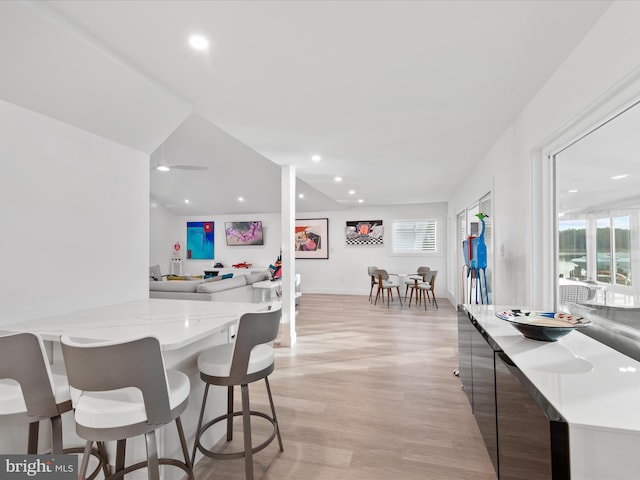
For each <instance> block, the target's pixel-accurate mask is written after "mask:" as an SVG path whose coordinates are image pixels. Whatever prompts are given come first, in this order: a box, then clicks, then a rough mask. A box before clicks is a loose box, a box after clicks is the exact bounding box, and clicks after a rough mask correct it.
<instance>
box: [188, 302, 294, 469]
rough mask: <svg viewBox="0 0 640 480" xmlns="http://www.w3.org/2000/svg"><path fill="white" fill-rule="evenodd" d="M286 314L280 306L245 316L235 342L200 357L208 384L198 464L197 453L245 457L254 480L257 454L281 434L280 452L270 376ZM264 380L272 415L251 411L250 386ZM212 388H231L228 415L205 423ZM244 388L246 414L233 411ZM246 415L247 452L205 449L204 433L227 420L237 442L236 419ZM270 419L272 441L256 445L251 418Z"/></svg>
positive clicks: (202, 375) (229, 434)
mask: <svg viewBox="0 0 640 480" xmlns="http://www.w3.org/2000/svg"><path fill="white" fill-rule="evenodd" d="M281 316H282V311H281V309H280V307H278V306H276V307H275V308H272V309H271V310H269V311H265V312H258V313H245V314H244V315H242V316H241V317H240V320H239V321H238V331H237V334H236V336H235V339H234V342H233V343H229V344H225V345H221V346H219V347H214V348H211V349H209V350H205V351H204V352H202V353H201V354H200V355H199V357H198V368H199V369H200V378H202V380H203V381H204V382H205V383H206V386H205V390H204V397H203V399H202V408H201V410H200V418H199V420H198V428H197V429H196V440H195V444H194V446H193V455H192V457H191V461H192V462H194V461H195V456H196V452H197V451H200V452H201V453H203V454H204V455H206V456H207V457H210V458H216V459H233V458H242V457H244V465H245V477H246V479H247V480H253V454H254V453H256V452H259V451H260V450H262V449H263V448H265V447H266V446H267V445H269V444H270V443H271V442H272V441H273V439H274V437H275V436H276V435H277V437H278V444H279V445H280V451H281V452H282V451H284V450H283V448H282V438H281V437H280V427H279V426H278V420H277V418H276V411H275V407H274V405H273V398H272V397H271V387H270V386H269V379H268V375H269V374H270V373H271V372H273V369H274V353H273V342H274V340H275V339H276V337H277V336H278V329H279V327H280V317H281ZM263 378H264V381H265V385H266V388H267V395H268V396H269V404H270V406H271V415H268V414H266V413H263V412H257V411H253V410H251V406H250V403H249V383H252V382H255V381H258V380H261V379H263ZM211 385H219V386H226V387H227V413H226V414H224V415H220V416H219V417H216V418H214V419H213V420H211V421H209V422H207V423H205V424H204V425H203V424H202V422H203V417H204V412H205V406H206V403H207V394H208V392H209V387H210V386H211ZM236 385H240V389H241V392H242V411H238V412H234V410H233V388H234V386H236ZM239 415H242V426H243V436H244V437H243V441H244V450H243V451H239V452H230V453H222V452H220V451H214V450H213V449H207V448H205V447H204V446H203V445H202V443H201V437H202V435H203V433H204V432H205V431H206V430H207V429H208V428H210V427H212V426H213V425H214V424H216V423H218V422H221V421H223V420H226V421H227V441H231V440H232V439H233V417H235V416H239ZM252 415H254V416H259V417H262V418H264V419H267V420H268V421H269V422H271V424H272V425H273V431H272V432H271V435H270V436H269V438H267V439H266V440H265V441H263V442H262V443H260V444H259V445H256V446H253V442H252V439H251V416H252Z"/></svg>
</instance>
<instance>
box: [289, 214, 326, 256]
mask: <svg viewBox="0 0 640 480" xmlns="http://www.w3.org/2000/svg"><path fill="white" fill-rule="evenodd" d="M295 251H296V258H320V259H325V260H326V259H328V258H329V219H328V218H305V219H300V220H296V226H295Z"/></svg>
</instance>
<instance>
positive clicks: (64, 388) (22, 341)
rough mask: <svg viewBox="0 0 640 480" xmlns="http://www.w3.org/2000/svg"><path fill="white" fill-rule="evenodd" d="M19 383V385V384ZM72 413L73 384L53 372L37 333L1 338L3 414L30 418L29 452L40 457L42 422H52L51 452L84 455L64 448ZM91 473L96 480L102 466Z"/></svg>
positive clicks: (0, 404)
mask: <svg viewBox="0 0 640 480" xmlns="http://www.w3.org/2000/svg"><path fill="white" fill-rule="evenodd" d="M16 382H17V383H16ZM69 411H71V396H70V394H69V384H68V383H67V377H66V375H65V374H64V373H53V372H52V370H51V367H50V365H49V359H48V357H47V353H46V351H45V348H44V343H43V341H42V338H41V337H40V336H39V335H37V334H34V333H27V332H24V333H15V334H9V335H4V336H0V415H19V414H24V415H26V417H27V419H28V422H29V436H28V440H27V453H29V454H33V455H35V454H37V453H39V452H38V437H39V430H40V421H42V420H49V421H50V423H51V453H52V454H61V453H82V452H83V451H84V449H82V448H66V449H65V448H64V445H63V440H62V414H63V413H66V412H69ZM91 454H92V455H94V456H95V457H96V458H97V459H98V466H97V467H96V469H95V470H94V471H93V473H92V474H91V478H94V477H95V476H97V474H98V473H99V470H100V467H101V462H100V460H101V458H102V457H101V455H100V454H99V453H98V451H97V450H92V451H91Z"/></svg>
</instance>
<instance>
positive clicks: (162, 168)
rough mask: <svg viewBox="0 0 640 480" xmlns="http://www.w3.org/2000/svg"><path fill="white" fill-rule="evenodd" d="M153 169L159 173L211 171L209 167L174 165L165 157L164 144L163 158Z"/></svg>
mask: <svg viewBox="0 0 640 480" xmlns="http://www.w3.org/2000/svg"><path fill="white" fill-rule="evenodd" d="M151 168H152V169H155V170H158V171H159V172H169V171H171V170H209V167H208V166H206V165H174V164H172V163H169V162H167V161H166V157H165V156H164V143H163V144H162V157H161V159H160V161H159V162H153V163H152V165H151Z"/></svg>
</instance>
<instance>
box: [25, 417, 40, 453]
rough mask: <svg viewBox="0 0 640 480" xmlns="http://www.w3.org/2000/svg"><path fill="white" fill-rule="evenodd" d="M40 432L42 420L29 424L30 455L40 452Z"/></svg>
mask: <svg viewBox="0 0 640 480" xmlns="http://www.w3.org/2000/svg"><path fill="white" fill-rule="evenodd" d="M39 433H40V422H32V423H30V424H29V438H28V440H27V453H28V454H30V455H37V454H38V436H39Z"/></svg>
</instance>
